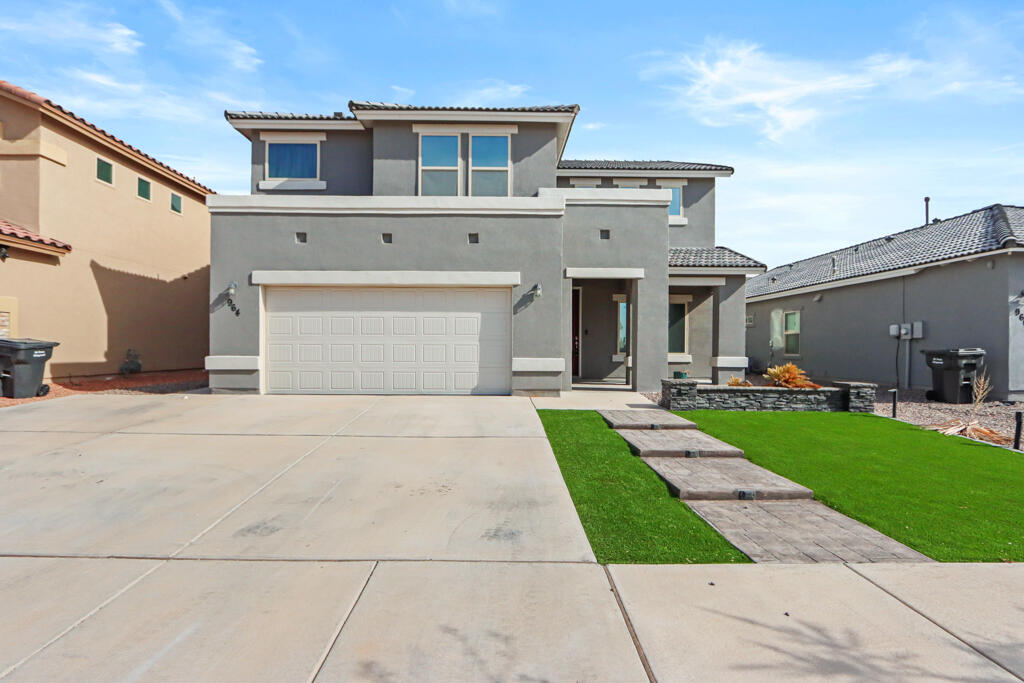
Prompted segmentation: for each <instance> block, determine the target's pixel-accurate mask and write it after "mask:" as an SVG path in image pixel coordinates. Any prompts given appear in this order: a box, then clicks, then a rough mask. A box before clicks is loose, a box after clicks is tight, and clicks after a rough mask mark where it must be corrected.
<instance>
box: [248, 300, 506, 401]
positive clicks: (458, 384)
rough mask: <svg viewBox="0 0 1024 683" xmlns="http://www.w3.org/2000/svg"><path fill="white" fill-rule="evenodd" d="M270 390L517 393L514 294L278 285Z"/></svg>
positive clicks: (271, 311)
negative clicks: (513, 386) (512, 386)
mask: <svg viewBox="0 0 1024 683" xmlns="http://www.w3.org/2000/svg"><path fill="white" fill-rule="evenodd" d="M266 295H267V296H266V306H267V311H266V315H267V323H266V324H267V344H266V358H267V366H268V367H267V390H268V391H270V392H274V393H413V394H414V393H461V394H473V393H491V394H501V393H508V391H509V381H510V376H511V370H510V365H511V296H510V295H511V292H510V290H508V289H485V288H479V289H478V288H424V289H414V288H355V287H353V288H337V287H323V288H308V287H305V288H302V287H296V288H270V289H268V291H267V292H266Z"/></svg>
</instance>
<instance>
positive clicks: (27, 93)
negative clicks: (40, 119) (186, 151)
mask: <svg viewBox="0 0 1024 683" xmlns="http://www.w3.org/2000/svg"><path fill="white" fill-rule="evenodd" d="M0 91H3V92H6V93H9V94H11V95H14V96H15V97H20V98H21V99H23V100H27V101H29V102H31V103H32V104H35V105H38V106H41V107H50V108H52V109H54V110H56V112H57V113H58V114H59V115H61V116H65V117H67V118H70V119H73V120H75V121H77V122H78V123H81V124H83V125H85V126H88V127H89V128H91V129H92V130H94V131H96V132H97V133H99V134H100V135H102V136H103V137H105V138H106V139H107V140H110V141H111V142H113V143H114V144H115V145H116V146H118V147H122V148H124V149H126V150H129V151H131V152H134V153H135V154H138V155H140V156H142V157H145V158H146V159H148V160H149V161H151V162H153V163H154V164H156V165H157V166H159V167H161V168H163V169H164V170H166V171H169V172H170V173H171V174H173V175H175V176H177V177H178V178H181V179H182V180H184V181H187V182H188V183H189V184H191V185H195V186H196V187H198V188H201V189H202V190H203V191H204V192H208V193H210V194H215V193H214V191H213V190H211V189H210V188H208V187H206V186H205V185H203V184H202V183H200V182H199V181H198V180H196V179H195V178H190V177H189V176H187V175H185V174H184V173H182V172H181V171H178V170H176V169H174V168H171V167H170V166H168V165H167V164H165V163H164V162H162V161H160V160H159V159H157V158H155V157H152V156H150V155H148V154H146V153H145V152H143V151H142V150H141V149H139V148H138V147H135V146H133V145H129V144H128V143H127V142H125V141H124V140H122V139H121V138H119V137H117V136H116V135H113V134H111V133H108V132H107V131H105V130H103V129H102V128H100V127H99V126H97V125H96V124H95V123H91V122H89V121H86V120H85V119H83V118H82V117H81V116H79V115H78V114H76V113H74V112H73V111H70V110H68V109H65V108H64V107H62V106H60V105H59V104H57V103H56V102H54V101H52V100H48V99H46V98H45V97H43V96H42V95H38V94H36V93H34V92H32V91H31V90H25V89H24V88H19V87H18V86H16V85H14V84H13V83H8V82H7V81H2V80H0Z"/></svg>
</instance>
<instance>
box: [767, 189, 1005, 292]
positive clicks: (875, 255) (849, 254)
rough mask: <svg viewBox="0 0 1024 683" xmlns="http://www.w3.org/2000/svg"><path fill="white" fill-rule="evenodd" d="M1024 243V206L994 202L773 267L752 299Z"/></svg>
mask: <svg viewBox="0 0 1024 683" xmlns="http://www.w3.org/2000/svg"><path fill="white" fill-rule="evenodd" d="M1021 245H1024V207H1019V206H1005V205H1003V204H993V205H992V206H987V207H985V208H984V209H978V210H977V211H972V212H970V213H965V214H964V215H962V216H956V217H954V218H947V219H946V220H941V221H937V222H933V223H929V224H927V225H922V226H920V227H917V228H911V229H910V230H904V231H903V232H897V233H894V234H892V235H886V236H885V237H880V238H878V239H874V240H871V241H868V242H862V243H860V244H855V245H854V246H852V247H846V248H844V249H839V250H837V251H830V252H828V253H827V254H821V255H820V256H813V257H811V258H808V259H804V260H802V261H794V262H793V263H788V264H786V265H784V266H779V267H778V268H773V269H771V270H769V271H768V272H766V273H764V274H762V275H758V276H757V277H755V278H753V279H751V280H750V282H748V283H747V296H748V297H752V296H761V295H764V294H776V293H779V292H785V291H787V290H791V289H797V288H799V287H807V286H810V285H819V284H825V283H830V282H839V281H841V280H845V279H848V278H854V277H860V276H864V275H873V274H875V273H884V272H886V271H889V270H898V269H901V268H911V267H913V266H920V265H925V264H928V263H935V262H936V261H945V260H947V259H951V258H957V257H961V256H971V255H973V254H981V253H984V252H986V251H992V250H994V249H1000V248H1004V247H1011V246H1021Z"/></svg>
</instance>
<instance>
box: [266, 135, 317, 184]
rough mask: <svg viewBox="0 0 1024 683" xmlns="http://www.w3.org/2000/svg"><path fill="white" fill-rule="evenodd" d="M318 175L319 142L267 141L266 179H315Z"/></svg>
mask: <svg viewBox="0 0 1024 683" xmlns="http://www.w3.org/2000/svg"><path fill="white" fill-rule="evenodd" d="M319 176H320V143H319V142H272V141H269V140H268V141H267V176H266V177H267V180H292V179H303V180H315V179H316V178H318V177H319Z"/></svg>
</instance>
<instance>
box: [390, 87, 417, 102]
mask: <svg viewBox="0 0 1024 683" xmlns="http://www.w3.org/2000/svg"><path fill="white" fill-rule="evenodd" d="M391 91H392V92H393V93H395V101H396V102H399V103H401V104H408V102H409V100H410V99H411V98H412V96H413V95H415V94H416V91H415V90H413V89H412V88H403V87H402V86H400V85H393V86H391ZM403 100H404V102H403Z"/></svg>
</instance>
